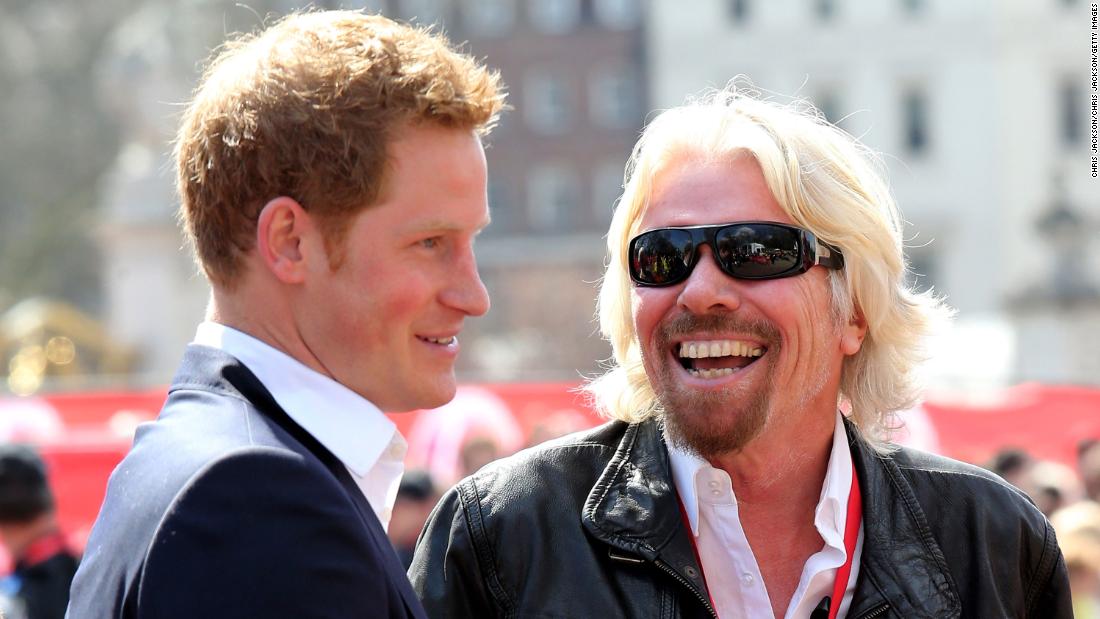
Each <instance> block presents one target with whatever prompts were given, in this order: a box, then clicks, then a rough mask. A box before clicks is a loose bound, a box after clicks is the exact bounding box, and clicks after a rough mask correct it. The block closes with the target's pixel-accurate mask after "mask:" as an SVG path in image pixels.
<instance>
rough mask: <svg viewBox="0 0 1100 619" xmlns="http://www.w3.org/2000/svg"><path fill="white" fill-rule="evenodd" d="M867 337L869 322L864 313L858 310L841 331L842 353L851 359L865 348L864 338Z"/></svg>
mask: <svg viewBox="0 0 1100 619" xmlns="http://www.w3.org/2000/svg"><path fill="white" fill-rule="evenodd" d="M866 335H867V320H866V319H865V318H864V317H863V312H861V311H860V310H859V308H856V311H855V315H853V316H852V317H851V318H850V319H848V324H846V325H844V326H843V327H841V330H840V352H842V353H844V356H846V357H850V356H852V355H854V354H856V353H857V352H859V350H860V348H862V347H863V338H864V337H866Z"/></svg>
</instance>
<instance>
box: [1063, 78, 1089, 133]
mask: <svg viewBox="0 0 1100 619" xmlns="http://www.w3.org/2000/svg"><path fill="white" fill-rule="evenodd" d="M1083 99H1084V93H1083V92H1082V91H1081V86H1080V84H1078V82H1077V81H1075V80H1071V79H1067V80H1064V81H1063V82H1062V84H1061V85H1060V86H1059V87H1058V137H1059V141H1060V142H1061V144H1062V146H1063V147H1065V148H1067V149H1074V148H1077V147H1078V146H1080V145H1081V142H1082V141H1083V138H1084V136H1083V133H1084V127H1083V126H1082V116H1083V115H1084V114H1083V112H1084V109H1083V107H1082V103H1083V102H1084V101H1083Z"/></svg>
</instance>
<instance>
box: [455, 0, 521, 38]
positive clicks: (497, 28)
mask: <svg viewBox="0 0 1100 619" xmlns="http://www.w3.org/2000/svg"><path fill="white" fill-rule="evenodd" d="M462 17H463V20H464V24H465V26H466V29H467V30H469V31H470V33H471V34H475V35H481V36H495V37H499V36H503V35H505V34H508V31H509V30H511V29H512V25H513V24H514V23H515V21H516V4H515V0H463V2H462Z"/></svg>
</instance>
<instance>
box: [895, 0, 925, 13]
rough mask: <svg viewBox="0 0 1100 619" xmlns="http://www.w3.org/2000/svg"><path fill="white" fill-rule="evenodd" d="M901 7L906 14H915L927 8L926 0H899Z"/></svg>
mask: <svg viewBox="0 0 1100 619" xmlns="http://www.w3.org/2000/svg"><path fill="white" fill-rule="evenodd" d="M901 8H902V11H904V12H905V14H906V15H917V14H919V13H923V12H924V10H925V9H926V8H927V0H901Z"/></svg>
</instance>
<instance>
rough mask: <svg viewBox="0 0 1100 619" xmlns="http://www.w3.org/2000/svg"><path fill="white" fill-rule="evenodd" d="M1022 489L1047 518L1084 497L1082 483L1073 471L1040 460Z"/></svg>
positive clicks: (1061, 465) (1060, 465)
mask: <svg viewBox="0 0 1100 619" xmlns="http://www.w3.org/2000/svg"><path fill="white" fill-rule="evenodd" d="M1023 483H1024V485H1023V486H1020V489H1021V490H1023V491H1024V492H1026V493H1028V495H1029V496H1031V499H1032V500H1033V501H1035V505H1037V506H1038V507H1039V509H1040V510H1041V511H1042V512H1043V513H1044V514H1046V516H1047V518H1049V517H1050V516H1051V515H1053V514H1054V512H1056V511H1058V510H1059V509H1061V508H1063V507H1065V506H1067V505H1070V504H1072V503H1074V502H1076V501H1078V500H1080V499H1081V497H1082V491H1081V483H1080V482H1079V481H1078V480H1077V475H1076V473H1074V472H1073V469H1071V468H1069V467H1068V466H1066V465H1064V464H1060V463H1058V462H1051V461H1049V460H1039V461H1037V462H1035V463H1034V464H1032V465H1031V466H1030V467H1029V468H1028V470H1027V474H1026V476H1025V478H1024V481H1023Z"/></svg>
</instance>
